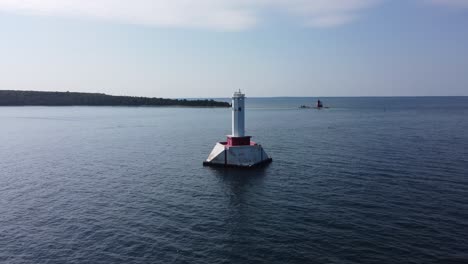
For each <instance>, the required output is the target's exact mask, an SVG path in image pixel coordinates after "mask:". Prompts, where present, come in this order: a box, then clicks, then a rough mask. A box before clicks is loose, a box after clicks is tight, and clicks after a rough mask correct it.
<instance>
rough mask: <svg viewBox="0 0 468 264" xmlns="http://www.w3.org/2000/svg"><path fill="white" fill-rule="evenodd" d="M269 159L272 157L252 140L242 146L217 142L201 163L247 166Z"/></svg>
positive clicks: (260, 163) (255, 165)
mask: <svg viewBox="0 0 468 264" xmlns="http://www.w3.org/2000/svg"><path fill="white" fill-rule="evenodd" d="M271 161H272V158H270V157H269V156H268V154H266V152H265V151H264V150H263V148H262V146H261V145H258V144H255V143H253V142H251V144H250V145H243V146H231V145H228V144H227V142H218V143H217V144H216V145H215V147H214V148H213V150H212V151H211V153H210V155H209V156H208V159H207V160H206V161H205V162H203V165H204V166H219V167H246V168H249V167H257V166H261V165H264V164H267V163H270V162H271Z"/></svg>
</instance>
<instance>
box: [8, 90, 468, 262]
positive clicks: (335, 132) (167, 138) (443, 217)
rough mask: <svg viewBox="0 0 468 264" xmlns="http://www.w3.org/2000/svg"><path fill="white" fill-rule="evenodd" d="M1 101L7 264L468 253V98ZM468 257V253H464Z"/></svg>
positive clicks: (395, 258)
mask: <svg viewBox="0 0 468 264" xmlns="http://www.w3.org/2000/svg"><path fill="white" fill-rule="evenodd" d="M320 99H322V101H323V102H324V104H325V105H326V106H330V108H329V109H323V110H313V109H298V108H297V106H299V105H302V104H313V103H314V100H316V99H314V98H263V99H257V98H250V99H247V112H246V121H247V124H246V129H247V134H249V135H252V136H253V140H254V141H256V142H258V143H260V144H262V145H263V147H264V148H265V151H266V152H267V153H268V154H269V155H270V156H272V158H273V163H271V164H270V165H269V166H267V167H265V168H261V169H255V170H238V169H237V170H233V169H229V170H225V169H213V168H209V167H203V166H202V162H203V161H204V160H205V159H206V158H207V156H208V154H209V153H210V151H211V149H212V147H213V146H214V144H215V143H216V141H221V140H224V139H225V135H227V134H229V133H230V124H231V120H230V118H231V113H230V109H210V108H205V109H204V108H177V107H172V108H170V107H160V108H158V107H0V140H1V144H0V262H1V263H434V262H436V263H459V262H462V263H467V262H468V132H467V131H468V97H440V98H437V97H421V98H320ZM457 261H458V262H457Z"/></svg>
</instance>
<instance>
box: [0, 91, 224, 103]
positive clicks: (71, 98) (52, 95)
mask: <svg viewBox="0 0 468 264" xmlns="http://www.w3.org/2000/svg"><path fill="white" fill-rule="evenodd" d="M0 106H178V107H230V106H231V105H230V104H229V103H228V102H220V101H215V100H213V99H204V100H201V99H194V100H187V99H168V98H156V97H136V96H115V95H107V94H103V93H79V92H46V91H19V90H0Z"/></svg>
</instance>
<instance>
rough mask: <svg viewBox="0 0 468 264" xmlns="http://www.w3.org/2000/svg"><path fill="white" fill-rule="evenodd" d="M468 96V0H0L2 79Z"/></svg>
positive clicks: (221, 93)
mask: <svg viewBox="0 0 468 264" xmlns="http://www.w3.org/2000/svg"><path fill="white" fill-rule="evenodd" d="M239 88H240V89H242V90H244V91H245V92H246V93H247V96H251V97H252V96H387V95H390V96H396V95H404V96H407V95H468V0H392V1H390V0H386V1H385V0H317V1H313V0H250V1H247V0H170V1H169V0H167V1H162V0H152V1H151V0H22V1H19V0H0V89H21V90H53V91H67V90H69V91H84V92H104V93H109V94H116V95H138V96H157V97H227V96H229V95H230V94H231V93H232V91H233V90H235V89H239Z"/></svg>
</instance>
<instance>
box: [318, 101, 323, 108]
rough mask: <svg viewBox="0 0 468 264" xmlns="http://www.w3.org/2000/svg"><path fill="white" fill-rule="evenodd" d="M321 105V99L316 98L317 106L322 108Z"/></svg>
mask: <svg viewBox="0 0 468 264" xmlns="http://www.w3.org/2000/svg"><path fill="white" fill-rule="evenodd" d="M322 107H323V104H322V101H320V100H317V108H322Z"/></svg>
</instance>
